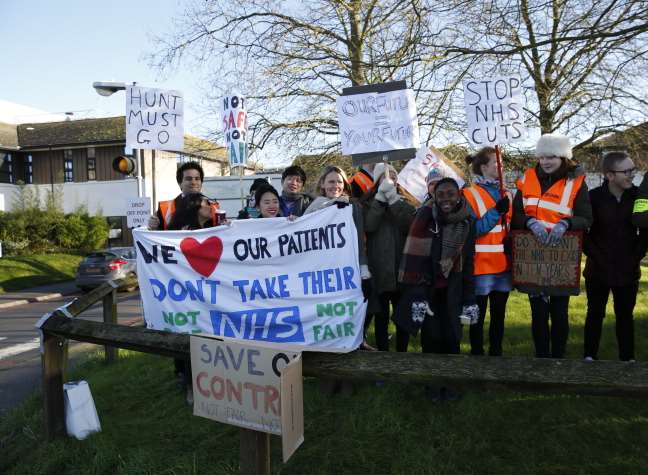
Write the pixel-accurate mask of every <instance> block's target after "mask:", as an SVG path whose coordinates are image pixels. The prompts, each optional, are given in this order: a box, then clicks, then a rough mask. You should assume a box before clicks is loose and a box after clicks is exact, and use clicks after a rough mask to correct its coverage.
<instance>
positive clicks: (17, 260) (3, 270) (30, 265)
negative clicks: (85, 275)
mask: <svg viewBox="0 0 648 475" xmlns="http://www.w3.org/2000/svg"><path fill="white" fill-rule="evenodd" d="M81 259H82V256H81V255H77V254H35V255H31V256H17V257H3V258H2V259H0V293H4V292H13V291H16V290H21V289H28V288H30V287H36V286H38V285H44V284H51V283H54V282H61V281H65V280H70V279H74V274H75V272H76V269H77V267H78V266H79V262H81Z"/></svg>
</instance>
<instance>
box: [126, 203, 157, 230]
mask: <svg viewBox="0 0 648 475" xmlns="http://www.w3.org/2000/svg"><path fill="white" fill-rule="evenodd" d="M150 215H151V198H145V197H143V198H127V199H126V225H127V226H128V227H129V228H138V227H140V226H146V225H147V224H148V219H149V216H150Z"/></svg>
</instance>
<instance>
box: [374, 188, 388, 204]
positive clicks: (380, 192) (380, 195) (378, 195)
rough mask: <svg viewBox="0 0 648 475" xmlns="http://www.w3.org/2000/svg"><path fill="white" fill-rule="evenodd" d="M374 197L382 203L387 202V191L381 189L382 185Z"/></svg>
mask: <svg viewBox="0 0 648 475" xmlns="http://www.w3.org/2000/svg"><path fill="white" fill-rule="evenodd" d="M374 198H376V201H380V202H381V203H387V197H386V196H385V192H384V191H383V190H381V189H380V186H379V187H378V190H377V191H376V194H375V196H374Z"/></svg>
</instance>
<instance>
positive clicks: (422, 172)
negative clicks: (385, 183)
mask: <svg viewBox="0 0 648 475" xmlns="http://www.w3.org/2000/svg"><path fill="white" fill-rule="evenodd" d="M433 169H437V170H438V171H439V175H440V176H443V177H449V178H454V179H455V180H456V181H457V183H458V184H459V187H460V188H463V186H464V185H465V184H466V182H465V180H464V178H463V174H462V173H461V171H460V170H458V169H457V168H456V167H455V166H454V165H453V164H452V162H451V161H450V160H448V159H447V158H446V157H445V156H444V155H443V153H441V151H439V150H437V149H436V148H434V147H427V146H423V147H421V148H419V149H418V151H417V152H416V157H414V158H413V159H412V160H409V161H408V162H407V164H406V165H405V166H404V167H403V169H402V170H401V171H400V173H399V174H398V184H399V185H400V186H402V187H403V188H405V189H406V190H407V191H408V192H409V193H411V194H412V196H414V197H415V198H416V199H417V200H419V201H420V202H421V203H422V202H423V201H424V199H425V197H426V196H427V194H428V187H427V182H426V179H427V176H428V174H429V173H430V171H431V170H433Z"/></svg>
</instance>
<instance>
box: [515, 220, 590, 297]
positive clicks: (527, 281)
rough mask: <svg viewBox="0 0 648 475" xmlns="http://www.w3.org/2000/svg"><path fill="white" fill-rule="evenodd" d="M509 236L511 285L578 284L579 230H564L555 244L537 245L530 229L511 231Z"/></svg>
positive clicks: (545, 285)
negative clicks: (511, 241) (510, 246)
mask: <svg viewBox="0 0 648 475" xmlns="http://www.w3.org/2000/svg"><path fill="white" fill-rule="evenodd" d="M511 235H512V239H513V243H512V244H513V284H515V285H518V284H523V285H537V286H539V287H570V288H576V289H577V288H578V287H579V285H580V274H581V273H580V262H581V255H582V250H583V235H582V233H580V232H577V231H570V232H567V233H566V234H565V235H564V236H563V238H562V239H561V240H560V242H559V243H558V244H557V245H556V246H545V245H542V244H540V243H539V242H538V240H537V239H536V238H535V236H534V235H533V233H532V232H531V231H513V232H512V233H511Z"/></svg>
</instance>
